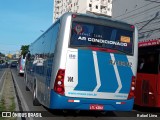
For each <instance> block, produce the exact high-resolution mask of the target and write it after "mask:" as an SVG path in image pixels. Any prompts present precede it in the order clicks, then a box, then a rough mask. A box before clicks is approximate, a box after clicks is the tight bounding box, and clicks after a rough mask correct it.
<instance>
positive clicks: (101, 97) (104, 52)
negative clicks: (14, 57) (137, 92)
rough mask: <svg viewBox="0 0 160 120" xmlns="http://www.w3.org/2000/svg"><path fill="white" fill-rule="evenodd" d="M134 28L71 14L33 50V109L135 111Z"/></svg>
mask: <svg viewBox="0 0 160 120" xmlns="http://www.w3.org/2000/svg"><path fill="white" fill-rule="evenodd" d="M137 35H138V34H137V29H136V27H135V26H133V25H130V24H127V23H124V22H120V21H116V20H113V19H111V18H106V17H99V16H91V15H84V14H77V13H76V14H75V13H66V14H64V15H62V17H60V19H58V20H57V21H56V22H55V23H54V24H53V25H52V26H51V27H50V28H49V29H48V30H47V31H46V32H44V33H43V34H42V35H41V36H40V37H39V38H38V39H37V40H36V41H35V42H33V43H32V44H31V45H30V47H29V53H28V55H27V59H26V69H25V77H24V78H25V82H26V90H30V91H31V92H32V93H33V104H34V105H39V104H42V105H44V106H46V107H47V108H50V109H59V110H68V109H72V110H104V111H113V110H116V111H130V110H132V108H133V103H134V89H135V76H136V70H137V50H138V45H137V44H138V42H137V41H138V38H137Z"/></svg>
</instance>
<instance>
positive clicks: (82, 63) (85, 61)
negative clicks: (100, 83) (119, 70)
mask: <svg viewBox="0 0 160 120" xmlns="http://www.w3.org/2000/svg"><path fill="white" fill-rule="evenodd" d="M96 84H97V82H96V75H95V68H94V61H93V53H92V51H91V50H78V85H77V86H76V87H75V89H74V90H80V91H93V90H94V88H95V87H96Z"/></svg>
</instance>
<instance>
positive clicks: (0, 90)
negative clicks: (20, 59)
mask: <svg viewBox="0 0 160 120" xmlns="http://www.w3.org/2000/svg"><path fill="white" fill-rule="evenodd" d="M5 74H6V70H5V71H4V72H3V75H2V77H1V79H0V85H2V84H3V85H2V89H0V100H1V97H2V93H3V89H4V81H3V82H2V79H3V77H4V75H5Z"/></svg>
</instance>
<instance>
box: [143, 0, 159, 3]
mask: <svg viewBox="0 0 160 120" xmlns="http://www.w3.org/2000/svg"><path fill="white" fill-rule="evenodd" d="M145 1H149V2H155V3H160V2H158V1H153V0H145Z"/></svg>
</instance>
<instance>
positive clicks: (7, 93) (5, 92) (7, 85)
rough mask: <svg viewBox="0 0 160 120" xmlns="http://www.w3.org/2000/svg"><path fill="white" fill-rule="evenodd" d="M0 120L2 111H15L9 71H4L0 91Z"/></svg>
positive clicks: (8, 119)
mask: <svg viewBox="0 0 160 120" xmlns="http://www.w3.org/2000/svg"><path fill="white" fill-rule="evenodd" d="M0 93H1V94H0V119H1V116H2V115H1V112H3V111H10V112H11V111H16V106H17V103H16V96H15V91H14V85H13V80H12V75H11V71H10V69H6V74H5V75H4V83H3V85H2V89H1V91H0ZM3 119H4V120H16V118H2V120H3Z"/></svg>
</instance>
